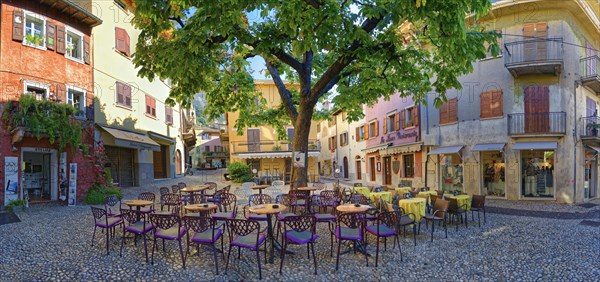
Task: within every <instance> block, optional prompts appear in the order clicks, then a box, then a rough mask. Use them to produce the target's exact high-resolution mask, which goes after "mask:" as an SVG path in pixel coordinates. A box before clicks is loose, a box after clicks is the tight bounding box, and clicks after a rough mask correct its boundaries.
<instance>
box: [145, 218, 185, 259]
mask: <svg viewBox="0 0 600 282" xmlns="http://www.w3.org/2000/svg"><path fill="white" fill-rule="evenodd" d="M175 209H176V210H177V211H176V212H175V213H174V214H155V213H153V214H150V221H151V222H152V224H153V225H154V226H155V229H154V245H153V246H152V264H153V265H154V250H155V249H156V248H157V245H156V239H162V245H163V252H164V251H165V240H170V241H177V242H178V243H179V253H180V255H181V262H182V264H183V269H185V254H184V253H183V246H182V245H181V240H182V238H183V236H184V235H185V234H186V228H185V226H183V225H182V224H181V218H180V217H179V207H176V208H175Z"/></svg>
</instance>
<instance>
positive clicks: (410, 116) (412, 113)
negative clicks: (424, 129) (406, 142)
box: [401, 106, 419, 128]
mask: <svg viewBox="0 0 600 282" xmlns="http://www.w3.org/2000/svg"><path fill="white" fill-rule="evenodd" d="M401 116H402V128H410V127H414V126H417V125H418V123H419V111H418V108H417V107H416V106H411V107H408V108H406V109H404V110H402V114H401Z"/></svg>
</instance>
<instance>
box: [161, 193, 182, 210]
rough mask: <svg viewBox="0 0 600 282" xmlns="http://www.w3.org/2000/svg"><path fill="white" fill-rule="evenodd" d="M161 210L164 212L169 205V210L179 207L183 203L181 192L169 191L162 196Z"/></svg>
mask: <svg viewBox="0 0 600 282" xmlns="http://www.w3.org/2000/svg"><path fill="white" fill-rule="evenodd" d="M160 203H161V204H160V211H161V212H163V211H164V210H165V207H167V212H171V208H173V209H175V207H179V206H180V205H181V197H180V196H179V194H174V193H167V194H164V195H161V196H160Z"/></svg>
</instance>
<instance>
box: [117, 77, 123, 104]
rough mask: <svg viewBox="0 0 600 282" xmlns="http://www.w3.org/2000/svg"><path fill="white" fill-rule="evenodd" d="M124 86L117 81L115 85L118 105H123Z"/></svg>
mask: <svg viewBox="0 0 600 282" xmlns="http://www.w3.org/2000/svg"><path fill="white" fill-rule="evenodd" d="M124 86H125V85H124V84H123V83H121V82H119V81H117V82H116V83H115V88H117V104H118V105H125V93H124V92H125V91H124V88H125V87H124Z"/></svg>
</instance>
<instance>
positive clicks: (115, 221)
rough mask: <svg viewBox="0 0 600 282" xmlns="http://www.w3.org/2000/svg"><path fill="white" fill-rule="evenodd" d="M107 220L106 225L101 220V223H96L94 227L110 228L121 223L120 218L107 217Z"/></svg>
mask: <svg viewBox="0 0 600 282" xmlns="http://www.w3.org/2000/svg"><path fill="white" fill-rule="evenodd" d="M107 220H108V225H106V222H105V221H103V220H102V222H96V226H98V227H102V228H111V227H114V226H115V225H117V224H119V223H121V222H122V221H123V220H122V219H121V218H120V217H108V219H107Z"/></svg>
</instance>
